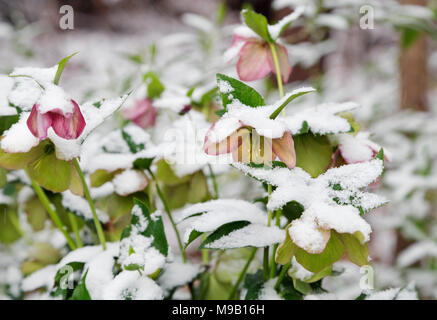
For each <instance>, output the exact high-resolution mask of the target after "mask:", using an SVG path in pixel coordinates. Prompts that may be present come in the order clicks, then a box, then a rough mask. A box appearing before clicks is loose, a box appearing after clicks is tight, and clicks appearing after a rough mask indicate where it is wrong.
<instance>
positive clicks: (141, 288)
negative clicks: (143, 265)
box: [102, 271, 164, 300]
mask: <svg viewBox="0 0 437 320" xmlns="http://www.w3.org/2000/svg"><path fill="white" fill-rule="evenodd" d="M163 298H164V296H163V292H162V289H161V288H160V287H159V286H158V285H157V284H156V283H155V281H153V280H152V279H150V278H148V277H144V276H141V275H140V274H139V273H138V272H132V271H122V272H120V273H119V274H118V275H116V276H115V278H114V279H113V280H112V281H110V282H109V283H108V284H107V285H106V286H105V287H104V291H103V292H102V299H103V300H161V299H163Z"/></svg>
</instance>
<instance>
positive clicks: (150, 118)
mask: <svg viewBox="0 0 437 320" xmlns="http://www.w3.org/2000/svg"><path fill="white" fill-rule="evenodd" d="M157 113H158V111H157V110H156V108H155V107H154V106H152V101H150V100H149V99H143V100H138V101H137V102H136V103H135V105H134V106H132V107H130V108H127V109H125V110H123V115H124V117H125V118H126V119H128V120H131V121H132V122H133V123H135V124H136V125H138V126H139V127H141V128H143V129H146V128H149V127H153V126H154V125H155V121H156V115H157Z"/></svg>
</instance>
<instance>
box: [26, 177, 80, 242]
mask: <svg viewBox="0 0 437 320" xmlns="http://www.w3.org/2000/svg"><path fill="white" fill-rule="evenodd" d="M28 176H29V174H28ZM29 179H30V182H31V183H32V187H33V190H35V192H36V195H37V196H38V198H39V200H40V201H41V203H42V205H43V206H44V208H45V209H46V211H47V212H48V214H49V216H50V218H52V220H53V222H54V223H55V225H56V226H57V227H58V228H59V230H61V232H62V234H63V235H64V237H65V239H67V243H68V246H69V247H70V248H71V249H72V250H75V249H76V248H77V247H76V244H75V243H74V242H73V239H71V237H70V235H69V234H68V232H67V231H66V229H67V228H66V227H65V226H64V224H63V223H62V221H61V219H60V218H59V216H58V214H57V213H56V211H55V210H53V208H52V204H51V203H50V200H49V198H47V195H46V194H45V192H44V190H43V189H42V188H41V187H40V186H39V185H38V184H37V183H36V182H35V181H34V180H33V179H32V178H30V176H29Z"/></svg>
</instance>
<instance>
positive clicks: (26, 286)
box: [21, 265, 57, 292]
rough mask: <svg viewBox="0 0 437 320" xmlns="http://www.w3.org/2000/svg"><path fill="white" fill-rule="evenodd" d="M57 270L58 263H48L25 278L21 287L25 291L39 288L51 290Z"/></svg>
mask: <svg viewBox="0 0 437 320" xmlns="http://www.w3.org/2000/svg"><path fill="white" fill-rule="evenodd" d="M56 272H57V266H56V265H48V266H46V267H44V268H42V269H40V270H37V271H35V272H34V273H32V274H31V275H29V276H27V277H26V278H24V279H23V281H22V283H21V288H22V290H23V291H24V292H29V291H34V290H36V289H39V288H46V289H48V290H50V289H51V288H52V287H53V284H54V279H55V275H56Z"/></svg>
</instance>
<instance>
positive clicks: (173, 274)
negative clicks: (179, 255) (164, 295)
mask: <svg viewBox="0 0 437 320" xmlns="http://www.w3.org/2000/svg"><path fill="white" fill-rule="evenodd" d="M200 272H201V266H200V265H197V264H192V263H190V262H187V263H184V262H183V261H181V260H180V259H178V260H175V261H173V262H171V263H169V264H167V265H166V266H165V268H164V270H163V272H162V274H161V275H160V276H159V278H158V284H159V285H160V287H161V288H162V289H163V290H164V291H167V292H168V291H171V290H173V289H174V288H177V287H180V286H183V285H185V284H187V283H189V282H191V281H193V280H194V279H195V278H196V277H197V275H198V274H199V273H200Z"/></svg>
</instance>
